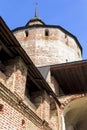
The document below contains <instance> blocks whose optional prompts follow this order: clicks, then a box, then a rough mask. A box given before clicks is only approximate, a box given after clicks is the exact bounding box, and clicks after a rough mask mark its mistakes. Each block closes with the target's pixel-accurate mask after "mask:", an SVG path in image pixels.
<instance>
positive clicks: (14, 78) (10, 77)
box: [4, 57, 27, 98]
mask: <svg viewBox="0 0 87 130" xmlns="http://www.w3.org/2000/svg"><path fill="white" fill-rule="evenodd" d="M4 64H6V65H5V67H6V68H5V69H6V71H5V72H4V75H5V76H6V80H5V85H6V86H7V87H8V88H9V89H10V90H11V91H13V92H16V93H17V94H18V95H19V96H20V97H21V98H24V93H25V85H26V78H27V68H26V65H25V64H24V63H23V61H22V60H21V58H20V57H17V58H15V59H13V60H12V59H11V60H8V61H6V63H4Z"/></svg>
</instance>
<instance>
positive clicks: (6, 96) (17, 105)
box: [0, 83, 52, 130]
mask: <svg viewBox="0 0 87 130" xmlns="http://www.w3.org/2000/svg"><path fill="white" fill-rule="evenodd" d="M0 98H2V99H3V100H4V101H5V102H6V103H8V104H9V105H10V106H12V107H13V108H14V109H16V110H17V111H19V112H20V113H21V114H22V115H24V116H25V117H26V118H27V119H29V120H30V121H31V122H32V123H33V124H35V125H36V126H37V127H39V128H40V129H42V128H43V130H52V129H51V128H50V127H49V124H48V123H47V122H46V121H45V120H41V119H40V118H39V117H38V116H37V115H36V114H35V113H34V112H33V111H32V110H31V109H30V108H29V107H28V106H27V105H25V103H24V102H23V101H22V99H21V98H20V97H17V95H15V94H14V93H12V92H11V91H10V90H9V89H8V88H6V87H5V86H4V85H3V84H1V83H0Z"/></svg>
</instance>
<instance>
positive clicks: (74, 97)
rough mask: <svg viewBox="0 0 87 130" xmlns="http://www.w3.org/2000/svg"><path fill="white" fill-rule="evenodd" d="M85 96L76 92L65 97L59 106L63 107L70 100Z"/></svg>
mask: <svg viewBox="0 0 87 130" xmlns="http://www.w3.org/2000/svg"><path fill="white" fill-rule="evenodd" d="M85 96H87V94H76V95H72V96H69V97H66V98H65V100H64V101H63V102H62V103H61V106H60V108H61V109H64V108H65V107H66V106H67V105H68V104H69V103H70V102H71V101H73V100H76V99H79V98H82V97H85Z"/></svg>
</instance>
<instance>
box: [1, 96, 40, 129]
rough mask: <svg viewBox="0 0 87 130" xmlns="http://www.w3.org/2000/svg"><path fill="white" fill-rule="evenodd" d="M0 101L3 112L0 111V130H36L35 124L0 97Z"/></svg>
mask: <svg viewBox="0 0 87 130" xmlns="http://www.w3.org/2000/svg"><path fill="white" fill-rule="evenodd" d="M0 103H1V104H3V105H4V110H3V112H0V130H38V127H37V126H36V125H34V124H33V123H32V122H31V121H30V120H28V119H27V118H26V117H24V116H23V115H22V114H21V113H19V112H18V111H17V110H15V109H14V108H13V107H11V106H10V105H8V104H7V103H6V102H4V101H3V100H2V99H1V98H0Z"/></svg>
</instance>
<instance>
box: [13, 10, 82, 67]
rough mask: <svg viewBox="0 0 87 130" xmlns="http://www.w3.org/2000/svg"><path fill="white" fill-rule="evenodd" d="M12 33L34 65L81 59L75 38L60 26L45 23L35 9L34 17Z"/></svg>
mask: <svg viewBox="0 0 87 130" xmlns="http://www.w3.org/2000/svg"><path fill="white" fill-rule="evenodd" d="M13 33H14V35H15V37H16V38H17V39H18V41H19V42H20V44H21V46H22V47H23V48H24V50H25V51H26V53H27V54H28V55H29V57H30V58H31V59H32V61H33V62H34V64H35V65H36V66H46V65H52V64H59V63H65V62H71V61H77V60H81V59H82V55H81V54H82V48H81V45H80V43H79V42H78V40H77V38H76V37H75V36H73V35H72V34H71V33H69V32H68V31H66V30H65V29H63V28H62V27H61V26H56V25H46V24H45V23H44V22H43V21H42V20H41V19H40V18H39V17H38V13H37V9H36V11H35V16H34V18H32V19H30V21H29V22H28V23H27V24H26V25H25V26H24V27H19V28H16V29H15V30H13Z"/></svg>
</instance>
